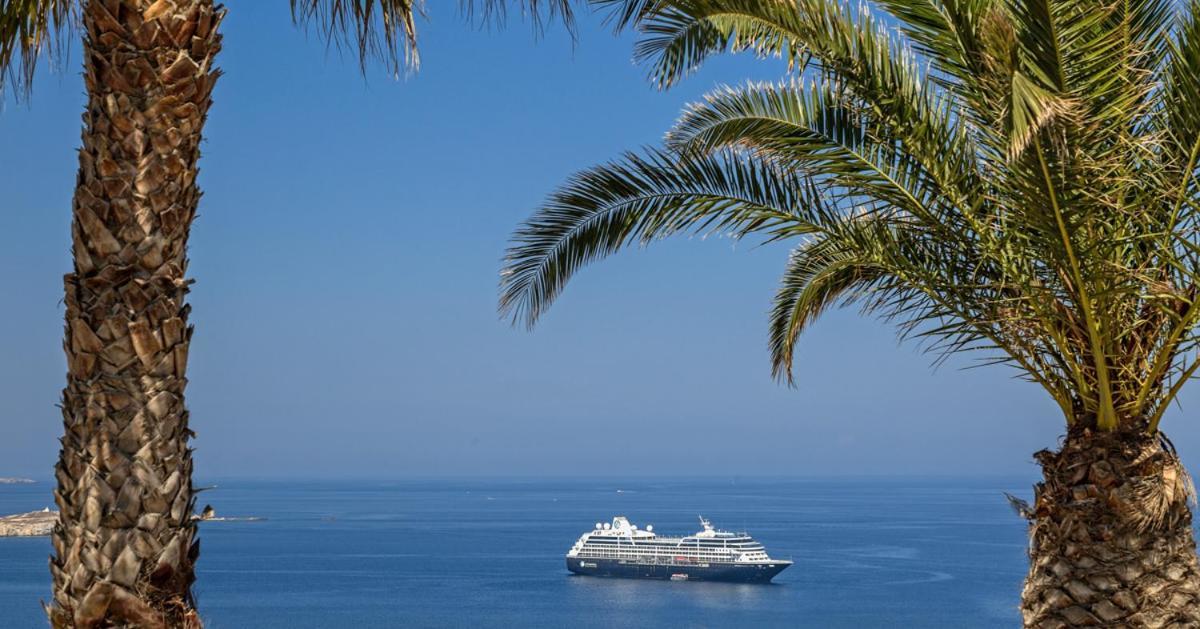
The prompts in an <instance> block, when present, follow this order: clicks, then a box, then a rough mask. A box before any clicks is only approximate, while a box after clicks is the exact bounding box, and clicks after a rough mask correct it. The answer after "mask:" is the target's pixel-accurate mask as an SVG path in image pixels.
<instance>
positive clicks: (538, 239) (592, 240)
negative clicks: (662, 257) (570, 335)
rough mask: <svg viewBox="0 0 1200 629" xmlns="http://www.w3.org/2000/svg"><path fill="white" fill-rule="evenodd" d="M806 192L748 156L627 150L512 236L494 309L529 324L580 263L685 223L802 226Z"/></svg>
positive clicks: (770, 231)
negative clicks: (685, 156) (681, 156)
mask: <svg viewBox="0 0 1200 629" xmlns="http://www.w3.org/2000/svg"><path fill="white" fill-rule="evenodd" d="M809 193H810V190H809V189H808V188H807V187H806V186H805V184H804V182H803V181H802V180H801V178H800V177H799V176H797V175H793V174H789V173H784V172H779V171H774V170H771V169H770V168H769V167H767V166H766V165H764V164H763V163H762V162H760V161H758V160H755V159H753V158H747V157H739V156H735V155H730V154H716V155H712V156H707V157H703V158H699V159H693V160H688V161H687V162H686V163H681V162H678V161H677V160H675V159H674V157H673V156H672V155H670V154H668V153H665V152H662V151H654V150H649V151H647V152H646V153H645V155H637V154H632V153H631V154H627V155H626V156H625V157H624V159H623V160H621V161H619V162H612V163H608V164H604V165H601V166H598V167H596V168H593V169H591V170H587V171H584V172H582V173H579V174H577V175H575V176H574V177H573V178H572V179H571V180H570V181H569V182H568V183H567V184H566V185H565V186H564V187H563V188H562V189H561V190H559V191H558V192H556V193H554V194H553V195H552V196H551V197H550V198H549V199H548V200H547V201H546V203H545V205H543V206H542V209H541V210H540V211H539V212H538V214H537V215H535V216H534V217H533V218H531V219H530V220H529V221H527V222H526V223H525V224H524V225H522V226H521V228H520V229H519V230H518V231H517V233H516V234H515V235H514V236H513V244H512V246H511V248H510V249H509V251H508V254H507V256H506V266H505V268H504V272H503V288H502V293H501V298H500V308H501V312H503V313H504V314H506V315H509V316H511V317H512V318H513V320H514V321H521V322H524V323H526V324H527V325H533V324H534V323H535V322H536V321H537V319H538V317H540V316H541V315H542V314H543V313H544V311H545V309H546V307H548V306H549V305H550V304H551V303H552V302H553V301H554V299H555V298H556V297H557V296H558V294H559V293H560V291H561V290H562V288H563V286H565V285H566V283H567V281H568V280H569V279H570V278H571V277H572V276H573V275H574V274H575V273H576V272H577V271H578V270H579V269H580V268H581V267H582V266H583V265H585V264H587V263H589V262H592V261H595V260H598V259H601V258H603V257H605V256H608V255H610V254H612V253H614V252H616V251H617V250H619V249H621V248H622V247H624V246H626V245H629V244H634V243H640V244H647V243H649V242H651V241H653V240H655V239H658V238H663V237H666V236H669V235H672V234H676V233H680V232H689V231H690V232H699V233H709V232H711V233H718V234H730V235H733V236H735V237H736V236H738V235H740V234H743V233H747V232H751V231H755V232H762V233H765V234H767V235H768V237H774V238H784V237H787V236H791V235H795V234H803V233H807V232H809V231H811V230H812V229H813V228H814V227H813V226H814V224H815V223H816V222H818V221H820V220H821V209H820V206H819V205H818V204H817V203H816V202H815V201H813V200H811V199H808V200H806V199H805V197H806V195H808V194H809Z"/></svg>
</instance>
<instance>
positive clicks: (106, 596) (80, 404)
mask: <svg viewBox="0 0 1200 629" xmlns="http://www.w3.org/2000/svg"><path fill="white" fill-rule="evenodd" d="M464 4H465V5H466V6H467V7H468V9H470V8H471V7H472V3H464ZM420 6H421V2H420V0H291V8H292V15H293V17H294V19H295V21H296V22H297V23H299V24H302V25H309V24H311V25H314V26H315V27H316V28H317V29H318V30H319V31H320V33H321V34H322V35H323V36H325V37H327V38H328V39H329V40H330V41H331V42H333V43H335V44H348V45H351V46H352V47H355V48H357V52H358V53H359V54H360V55H361V57H360V58H361V59H363V60H364V63H365V60H366V59H368V58H369V57H372V56H376V57H378V58H381V59H382V60H383V61H384V62H385V63H387V64H388V65H389V67H390V69H392V70H393V71H394V72H399V71H400V70H401V69H402V68H403V67H404V66H406V65H407V66H411V65H413V64H415V61H416V48H415V42H416V26H415V20H414V13H418V12H419V10H420ZM520 6H521V7H522V9H524V10H527V11H529V12H530V13H531V14H532V15H533V16H534V18H535V20H536V19H537V18H538V17H547V18H549V17H555V16H558V17H562V18H564V19H565V20H566V21H567V22H568V23H569V22H570V18H571V7H570V3H569V2H568V0H540V1H539V0H524V2H523V3H522V4H521V5H520ZM479 7H480V8H482V9H484V10H493V11H496V10H502V9H503V8H504V5H503V3H501V2H498V1H497V2H486V1H485V2H482V3H480V4H479ZM539 9H540V10H541V13H540V14H539V13H538V11H539ZM224 15H225V10H224V9H223V8H222V7H220V6H218V5H214V2H213V0H0V87H3V86H4V80H5V79H7V82H8V83H9V84H13V85H15V86H16V87H17V89H18V92H19V93H23V92H24V91H25V90H27V89H28V87H29V85H30V80H31V78H32V75H33V70H34V67H35V64H36V62H37V60H38V57H39V55H40V54H41V53H42V52H45V51H46V50H48V49H51V50H52V49H53V48H54V46H53V44H55V43H56V42H60V41H62V38H64V37H66V36H67V34H69V33H70V32H75V31H81V32H82V34H83V59H84V83H85V86H86V89H87V106H86V110H85V112H84V116H83V120H84V126H83V142H82V144H83V146H82V149H81V150H80V151H79V175H78V178H77V180H76V190H75V197H74V203H73V221H72V228H71V235H72V242H73V249H72V252H73V254H74V271H73V272H72V273H70V274H68V275H67V276H66V278H65V282H64V283H65V285H66V298H65V303H66V330H65V340H64V343H63V345H64V349H65V351H66V356H67V369H68V373H67V386H66V388H65V389H64V391H63V400H62V416H63V425H64V434H63V437H62V439H61V443H62V449H61V451H60V455H59V461H58V464H57V466H56V468H55V476H56V477H57V482H58V487H57V489H56V491H55V501H56V502H57V503H58V506H59V509H60V516H59V523H58V525H57V526H56V528H55V530H54V533H53V536H52V541H53V545H54V557H52V558H51V560H50V571H51V573H52V574H53V592H54V600H53V602H52V604H51V605H50V607H49V608H48V610H47V611H48V613H49V615H50V619H51V622H52V624H53V625H54V626H56V627H115V626H137V627H165V626H170V627H196V626H199V624H200V621H199V617H198V615H197V613H196V611H195V601H194V600H193V597H192V593H191V585H192V582H193V581H194V580H195V572H194V565H195V562H196V558H197V556H198V554H199V548H200V546H199V542H198V540H197V536H196V525H195V523H194V522H193V520H192V512H193V510H194V507H195V495H196V492H195V490H194V489H193V486H192V458H191V450H190V449H189V447H188V440H189V437H191V435H192V433H191V430H190V428H189V427H188V412H187V410H186V407H185V405H184V388H185V386H186V384H187V378H186V373H187V357H188V345H189V342H190V339H191V336H192V327H191V326H190V325H189V324H188V313H189V311H190V306H188V305H187V304H186V302H185V297H186V295H187V292H188V286H189V283H190V280H189V279H188V278H187V275H186V271H187V264H188V259H187V242H188V233H189V228H190V226H191V223H192V219H193V218H194V216H195V214H196V206H197V202H198V201H199V200H200V190H199V189H198V188H197V186H196V173H197V161H198V159H199V157H200V141H201V138H202V131H203V128H204V121H205V117H206V115H207V113H208V108H209V105H210V103H211V98H210V97H211V94H212V90H213V86H214V84H215V83H216V81H217V78H218V76H219V75H220V72H219V71H218V70H217V68H216V65H215V59H216V55H217V52H218V51H219V50H220V47H221V36H220V34H219V28H218V27H219V25H220V23H221V19H222V17H223V16H224Z"/></svg>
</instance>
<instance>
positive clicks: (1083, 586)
mask: <svg viewBox="0 0 1200 629" xmlns="http://www.w3.org/2000/svg"><path fill="white" fill-rule="evenodd" d="M1035 457H1036V458H1037V459H1038V461H1039V462H1040V463H1041V465H1042V470H1043V473H1044V475H1045V480H1044V481H1043V482H1041V483H1039V484H1038V485H1037V486H1036V487H1035V503H1034V505H1033V507H1032V508H1031V511H1032V513H1028V514H1026V515H1027V517H1029V518H1030V548H1029V553H1030V567H1029V574H1028V576H1027V577H1026V580H1025V589H1024V592H1023V593H1022V604H1021V612H1022V615H1023V617H1024V622H1025V626H1026V627H1037V628H1057V627H1092V626H1108V627H1200V566H1198V565H1197V560H1196V543H1195V540H1194V539H1193V535H1192V513H1191V510H1190V509H1189V508H1188V502H1189V500H1190V499H1191V498H1192V497H1193V489H1192V486H1191V481H1190V480H1189V479H1188V476H1187V472H1186V471H1185V470H1184V468H1183V466H1182V465H1181V464H1180V462H1179V458H1178V457H1177V456H1176V454H1175V451H1174V448H1172V447H1171V445H1170V442H1168V441H1166V439H1165V438H1161V439H1160V438H1158V437H1152V436H1149V435H1146V434H1144V433H1142V432H1138V433H1133V434H1121V433H1107V432H1093V431H1090V430H1087V429H1081V430H1072V431H1071V433H1070V434H1069V435H1068V436H1067V438H1066V440H1065V441H1064V444H1063V447H1062V449H1061V450H1059V451H1058V452H1049V451H1046V450H1043V451H1042V452H1039V453H1037V454H1036V455H1035Z"/></svg>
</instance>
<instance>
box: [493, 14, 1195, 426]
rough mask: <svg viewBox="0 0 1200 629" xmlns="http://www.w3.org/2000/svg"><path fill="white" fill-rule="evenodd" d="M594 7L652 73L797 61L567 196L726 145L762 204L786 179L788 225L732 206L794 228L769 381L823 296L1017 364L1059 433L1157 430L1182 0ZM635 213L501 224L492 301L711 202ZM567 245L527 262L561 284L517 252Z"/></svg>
mask: <svg viewBox="0 0 1200 629" xmlns="http://www.w3.org/2000/svg"><path fill="white" fill-rule="evenodd" d="M599 1H600V4H603V5H608V6H609V7H610V8H611V9H612V13H611V14H610V19H611V20H612V21H613V22H614V23H615V24H616V25H617V27H618V28H625V27H635V28H637V29H638V30H639V31H640V33H641V35H642V38H641V41H640V43H639V45H638V48H637V56H638V58H639V59H640V60H642V61H643V62H646V63H647V64H648V65H649V66H650V69H651V75H652V77H653V78H654V79H655V80H656V81H657V82H658V83H659V84H660V85H663V86H669V85H671V84H673V83H675V82H677V81H678V80H679V79H680V78H682V77H683V76H685V75H687V74H688V73H689V72H691V71H692V70H694V69H695V68H696V67H697V66H698V65H699V64H701V63H702V62H703V61H704V60H705V59H707V58H708V57H709V56H711V55H713V54H718V53H723V52H737V51H752V52H755V53H756V54H758V55H759V56H779V57H784V58H786V59H789V60H790V61H791V62H792V63H793V65H804V66H805V67H806V68H807V70H808V73H807V74H806V75H805V77H803V80H796V79H793V80H790V81H784V82H782V83H780V84H775V85H772V84H749V85H745V86H742V87H737V88H721V89H718V90H717V91H715V92H713V93H711V94H709V95H708V96H707V97H706V98H705V100H704V101H703V102H702V103H699V104H695V105H692V106H690V107H689V108H688V109H687V110H686V111H685V112H684V113H683V115H682V116H681V118H680V120H679V121H678V123H677V124H676V125H675V127H674V128H673V129H672V130H671V131H670V133H669V134H668V135H667V139H666V145H667V149H668V150H669V151H671V153H669V154H668V156H667V157H664V159H665V161H664V162H662V163H661V164H657V165H656V168H661V170H654V173H655V176H654V177H632V176H621V177H617V178H616V180H607V179H605V178H603V177H600V178H597V179H594V180H591V183H592V184H594V185H595V186H598V187H599V188H606V189H608V192H607V193H606V192H604V191H602V190H600V189H595V190H588V191H587V194H586V195H585V197H587V198H582V199H576V200H573V201H571V202H568V203H566V204H565V206H574V207H575V209H576V210H578V209H582V208H586V207H590V206H596V205H597V204H596V199H601V198H603V197H604V195H605V194H611V195H615V196H613V197H612V198H613V199H646V198H659V197H658V196H657V195H659V193H660V192H661V186H662V182H663V181H671V182H678V181H682V180H685V179H686V178H683V179H680V176H681V175H680V173H682V172H683V169H685V168H686V167H687V166H688V165H689V164H695V163H704V164H706V167H705V168H716V169H721V168H730V165H729V164H721V163H715V162H713V159H714V158H715V157H718V156H720V158H721V159H734V160H735V161H733V162H730V163H731V164H740V163H741V162H738V161H736V160H739V159H740V160H750V161H748V162H746V163H753V164H755V165H756V173H758V174H759V175H760V176H761V177H763V178H764V179H762V180H761V182H760V183H758V184H757V185H759V186H762V187H767V188H770V189H772V190H777V192H773V193H772V196H773V197H774V198H782V197H783V196H786V195H787V194H788V193H787V192H785V190H784V189H785V188H791V189H792V191H793V192H792V195H793V196H794V197H795V198H796V199H798V200H799V201H798V202H793V203H792V205H790V206H788V207H789V208H790V210H791V211H792V213H793V214H797V212H795V208H796V207H801V208H806V209H810V208H816V211H815V212H813V211H808V212H799V213H798V214H801V216H800V218H798V219H792V220H788V221H784V223H774V222H772V221H764V222H761V223H756V222H754V221H750V222H745V221H738V220H735V221H734V223H736V225H737V228H736V229H734V231H735V232H736V233H737V234H738V235H739V236H742V235H753V234H755V233H760V234H761V235H762V236H764V237H765V238H768V239H784V238H790V237H793V236H801V237H802V241H801V243H800V244H799V246H798V247H797V248H796V249H795V253H794V254H793V257H792V259H791V261H790V263H789V266H788V269H787V271H786V273H785V275H784V281H783V284H782V286H781V288H780V290H779V292H778V293H777V295H776V303H775V308H774V310H773V311H772V319H771V347H772V365H773V371H774V372H775V374H776V376H778V377H780V378H788V379H790V378H791V374H790V370H791V365H792V360H793V354H794V351H795V343H796V339H797V338H798V336H799V335H800V334H801V332H802V331H803V330H804V329H806V328H807V327H808V326H809V325H810V324H811V322H812V321H813V320H815V318H816V317H817V316H819V315H820V314H821V313H822V312H824V311H825V310H826V309H828V308H829V307H831V306H834V305H837V304H842V303H847V302H855V303H857V304H859V305H860V306H861V307H862V308H863V309H864V310H865V311H866V312H868V313H875V314H879V315H881V316H883V317H884V318H885V319H888V320H889V321H892V322H894V323H895V324H896V325H897V326H898V327H899V328H900V332H901V335H902V337H905V338H911V339H913V340H916V341H918V342H919V343H920V344H921V345H922V346H923V347H924V348H925V349H927V350H930V351H934V352H937V353H938V354H939V355H940V356H941V357H943V358H944V357H945V356H947V355H949V354H952V353H957V352H964V351H980V350H981V351H984V352H986V353H987V356H985V360H986V364H992V363H995V362H1000V363H1006V364H1009V365H1012V366H1014V367H1016V368H1018V369H1019V370H1020V371H1021V372H1022V373H1023V374H1024V375H1025V376H1026V377H1027V378H1028V379H1030V380H1032V381H1034V382H1037V383H1038V384H1039V385H1041V386H1042V387H1043V388H1044V389H1045V390H1046V391H1047V392H1048V393H1049V394H1050V395H1051V397H1052V398H1053V399H1054V400H1055V402H1056V403H1057V404H1058V405H1059V407H1060V408H1061V410H1062V412H1063V415H1064V417H1065V418H1066V421H1067V422H1068V423H1083V424H1084V425H1087V426H1090V427H1093V428H1097V429H1100V430H1113V429H1116V428H1117V427H1126V428H1130V427H1132V428H1140V429H1146V430H1150V431H1154V430H1156V429H1157V425H1158V424H1157V423H1158V420H1159V418H1161V416H1162V412H1163V410H1164V409H1165V408H1166V405H1167V404H1169V403H1170V401H1171V400H1173V399H1175V397H1176V396H1177V395H1178V393H1179V391H1180V390H1181V388H1182V387H1183V385H1184V383H1185V382H1187V381H1188V379H1189V378H1191V377H1192V376H1193V375H1194V374H1195V373H1196V372H1197V371H1200V362H1198V361H1197V360H1196V358H1195V356H1196V352H1197V351H1200V182H1198V181H1197V178H1198V177H1200V78H1198V77H1200V0H1187V3H1186V4H1185V5H1183V6H1182V7H1181V8H1180V10H1177V7H1179V5H1176V4H1174V3H1173V2H1172V1H1171V0H1124V1H1122V2H1106V1H1105V0H905V1H901V0H877V1H876V5H877V6H882V7H883V8H884V9H886V10H887V11H889V12H890V13H891V14H892V17H893V19H894V23H888V22H883V21H881V20H878V19H876V18H874V17H873V16H872V15H871V13H870V10H869V9H868V8H867V7H866V6H851V5H850V4H849V3H847V2H827V1H826V0H787V1H779V2H774V1H772V2H762V1H761V0H754V1H751V0H670V1H669V0H625V1H620V0H599ZM893 25H895V26H898V29H893V28H891V27H892V26H893ZM600 170H603V169H600ZM768 180H769V181H768ZM756 181H759V180H757V179H756ZM572 185H575V186H577V185H578V182H575V183H573V184H572ZM568 188H570V186H569V187H568ZM667 197H670V195H667ZM672 202H674V201H672ZM645 203H647V204H646V205H644V206H643V207H642V209H641V210H639V211H637V212H634V214H636V215H639V216H642V217H643V218H642V219H637V218H634V214H631V215H628V216H625V217H624V218H622V219H621V221H623V222H621V223H620V224H619V226H620V229H617V228H609V227H606V228H604V229H603V230H600V232H599V233H604V234H607V235H608V237H610V238H611V239H610V240H608V241H604V242H600V241H598V240H597V237H596V236H591V237H589V238H590V239H591V240H592V241H593V242H590V243H585V242H580V243H575V242H572V241H571V232H572V229H574V227H572V226H574V225H579V224H582V223H586V220H587V219H586V218H582V217H581V216H582V215H580V216H576V215H575V214H572V213H571V212H565V213H563V212H561V210H562V207H559V208H557V209H556V210H555V211H550V212H548V211H547V210H546V209H545V208H543V210H542V211H541V212H539V214H537V215H535V218H534V219H531V223H527V224H526V227H524V228H523V229H522V231H520V232H518V237H517V241H516V243H515V246H514V249H513V250H512V251H513V252H516V254H515V256H514V258H512V259H511V260H510V270H512V271H516V272H517V273H518V275H519V274H520V273H522V272H523V273H524V274H525V279H518V280H516V281H515V282H513V281H512V280H508V279H506V280H505V282H506V284H505V286H506V289H505V291H506V292H505V295H504V297H502V305H504V307H505V308H506V309H511V308H512V307H513V305H514V304H517V303H524V304H525V307H527V308H530V307H531V308H532V309H533V316H531V317H526V319H525V320H526V322H527V323H532V322H533V320H535V319H536V316H537V314H540V312H541V311H542V310H543V309H544V308H545V307H546V306H548V304H549V302H550V301H552V300H553V298H554V297H555V296H556V295H557V294H558V291H559V290H561V288H562V282H563V281H565V277H566V276H567V275H569V274H571V273H574V272H575V271H576V270H578V268H579V266H580V265H582V264H585V263H587V262H589V261H591V260H593V259H598V258H599V257H602V255H607V254H609V253H611V252H613V251H615V250H617V249H618V248H620V247H621V246H623V245H624V244H626V243H629V242H644V240H645V237H647V235H651V234H653V236H654V237H656V236H657V235H662V234H666V233H670V232H671V230H669V229H668V230H661V231H655V230H654V229H652V228H650V227H647V226H646V224H645V223H642V222H639V221H641V220H645V218H644V217H651V216H659V215H660V214H659V213H665V214H663V216H672V217H674V216H679V215H678V214H674V212H675V211H676V210H677V209H679V208H683V207H690V208H693V209H698V212H692V211H689V212H688V213H685V214H683V216H688V217H690V218H691V219H693V220H697V221H704V220H709V219H707V218H700V217H708V216H710V214H709V213H707V211H706V210H704V208H705V207H706V206H705V205H704V204H703V203H697V202H693V201H692V200H684V201H680V202H679V203H678V204H676V205H674V206H672V208H659V207H651V206H650V205H649V204H648V202H645ZM589 204H590V205H589ZM548 207H550V206H548ZM759 211H761V209H760V210H759ZM556 212H559V213H556ZM639 212H640V214H639ZM582 214H587V212H583V213H582ZM718 214H719V213H718ZM600 215H605V214H604V213H601V214H600ZM559 216H567V217H571V216H575V218H567V219H564V224H565V225H566V228H562V229H560V228H557V227H554V225H555V224H554V220H555V219H556V218H557V217H559ZM721 216H723V217H724V218H722V219H717V220H734V219H733V218H732V216H734V215H732V214H721ZM539 217H540V218H539ZM793 220H794V222H793ZM734 223H729V224H728V225H733V224H734ZM658 224H659V223H653V222H652V223H650V225H658ZM666 224H673V223H670V222H669V221H668V223H666ZM783 224H788V225H792V227H789V228H786V229H784V228H781V227H780V225H783ZM689 225H690V223H689ZM722 225H725V223H722ZM797 226H802V227H797ZM560 227H561V226H560ZM539 238H541V240H539ZM559 246H562V247H563V249H562V250H561V251H559V250H557V249H556V247H559ZM568 251H569V252H572V253H570V254H569V255H566V256H565V257H564V258H563V260H564V261H563V262H561V263H560V262H552V263H550V267H553V266H554V265H555V264H561V265H562V266H563V268H566V269H567V273H566V274H558V271H556V270H550V271H547V270H546V269H545V268H539V267H538V266H537V265H538V264H541V261H543V260H552V259H556V256H559V255H560V254H562V253H563V252H568ZM513 261H515V263H514V262H513ZM522 264H525V265H526V266H521V265H522ZM529 265H533V266H529ZM534 278H537V279H534ZM510 282H512V283H510ZM539 283H541V284H539ZM514 287H519V288H518V289H514ZM522 300H524V301H522ZM525 312H526V314H529V311H525Z"/></svg>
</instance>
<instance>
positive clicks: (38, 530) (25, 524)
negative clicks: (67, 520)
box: [0, 509, 58, 537]
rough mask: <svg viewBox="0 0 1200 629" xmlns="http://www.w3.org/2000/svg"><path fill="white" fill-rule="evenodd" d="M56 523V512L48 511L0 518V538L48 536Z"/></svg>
mask: <svg viewBox="0 0 1200 629" xmlns="http://www.w3.org/2000/svg"><path fill="white" fill-rule="evenodd" d="M57 521H58V512H57V511H51V510H49V509H43V510H41V511H31V512H29V513H18V514H17V515H8V516H3V517H0V537H36V536H39V535H49V534H50V531H52V530H53V529H54V523H55V522H57Z"/></svg>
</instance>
